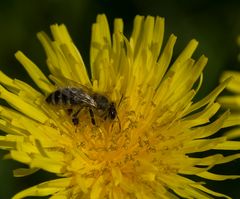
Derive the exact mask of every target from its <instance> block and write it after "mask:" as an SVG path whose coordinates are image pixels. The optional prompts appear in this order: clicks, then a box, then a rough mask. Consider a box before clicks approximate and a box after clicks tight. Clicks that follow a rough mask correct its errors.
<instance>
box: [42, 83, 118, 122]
mask: <svg viewBox="0 0 240 199" xmlns="http://www.w3.org/2000/svg"><path fill="white" fill-rule="evenodd" d="M45 101H46V102H47V103H48V104H50V105H60V106H63V107H65V108H66V109H67V110H68V112H69V113H71V114H72V115H71V116H72V122H73V124H74V125H77V124H78V123H79V119H78V116H79V113H80V112H81V110H82V109H86V108H87V109H88V110H89V114H90V117H91V122H92V124H93V125H96V121H95V118H94V114H97V115H98V116H100V117H101V118H103V119H104V120H106V119H110V120H114V119H115V118H116V117H117V110H116V107H115V104H114V102H112V101H110V100H109V99H108V98H107V97H106V96H104V95H102V94H99V93H96V92H93V91H92V90H91V89H89V88H88V87H86V86H83V85H76V83H75V85H74V86H69V87H62V88H58V89H56V90H55V91H53V92H52V93H50V94H49V95H48V96H47V97H46V99H45ZM73 108H75V109H77V110H76V111H75V112H73Z"/></svg>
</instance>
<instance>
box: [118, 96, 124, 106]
mask: <svg viewBox="0 0 240 199" xmlns="http://www.w3.org/2000/svg"><path fill="white" fill-rule="evenodd" d="M122 100H123V94H122V96H121V98H120V101H119V102H118V105H117V107H119V106H120V104H121V102H122Z"/></svg>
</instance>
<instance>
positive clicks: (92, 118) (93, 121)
mask: <svg viewBox="0 0 240 199" xmlns="http://www.w3.org/2000/svg"><path fill="white" fill-rule="evenodd" d="M89 113H90V117H91V122H92V124H93V125H96V121H95V119H94V113H93V110H92V109H89Z"/></svg>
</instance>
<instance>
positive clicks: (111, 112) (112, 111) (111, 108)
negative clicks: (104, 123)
mask: <svg viewBox="0 0 240 199" xmlns="http://www.w3.org/2000/svg"><path fill="white" fill-rule="evenodd" d="M108 115H109V117H110V118H111V119H112V120H114V119H115V118H116V116H117V110H116V108H115V105H114V103H113V102H112V103H111V104H110V106H109V109H108Z"/></svg>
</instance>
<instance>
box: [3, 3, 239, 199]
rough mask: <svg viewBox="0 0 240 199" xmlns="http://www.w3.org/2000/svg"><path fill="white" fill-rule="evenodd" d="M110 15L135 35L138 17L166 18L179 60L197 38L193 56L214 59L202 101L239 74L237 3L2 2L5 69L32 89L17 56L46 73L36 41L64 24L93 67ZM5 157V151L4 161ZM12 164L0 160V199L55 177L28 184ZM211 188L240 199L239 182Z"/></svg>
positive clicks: (234, 168)
mask: <svg viewBox="0 0 240 199" xmlns="http://www.w3.org/2000/svg"><path fill="white" fill-rule="evenodd" d="M99 13H106V15H107V17H108V20H109V23H110V25H111V24H112V22H113V19H114V18H116V17H121V18H123V19H124V22H125V33H126V34H127V35H129V34H130V33H131V30H132V29H131V28H132V21H133V18H134V16H135V15H137V14H141V15H153V16H156V15H159V16H162V17H165V19H166V20H165V21H166V25H165V27H166V33H165V41H166V39H167V38H168V37H169V35H170V34H171V33H174V34H175V35H176V36H177V37H178V40H177V44H176V47H175V52H174V57H176V56H177V54H178V53H179V52H181V50H182V49H183V48H184V47H185V45H186V44H187V43H188V41H189V40H190V39H192V38H196V39H197V40H198V41H199V42H200V45H199V47H198V49H197V51H196V53H195V54H194V57H195V58H197V57H199V56H200V55H201V54H205V55H206V56H207V57H208V58H209V62H208V65H207V68H206V69H205V72H204V73H205V76H204V83H203V86H202V88H201V90H200V94H199V97H202V96H204V95H206V94H207V93H208V92H209V91H210V90H212V89H213V88H214V87H215V86H216V85H217V83H218V78H219V76H220V74H221V72H222V71H223V70H225V69H234V70H240V64H239V63H238V62H237V55H238V53H239V52H240V48H239V47H238V46H237V44H236V39H237V36H238V34H240V1H238V0H235V1H231V0H219V1H210V0H208V1H207V0H201V1H199V0H195V1H194V0H189V1H183V0H165V1H162V0H147V1H146V0H129V1H124V0H122V1H114V0H111V1H110V0H69V1H66V0H51V1H50V0H49V1H46V0H42V1H32V0H8V1H7V0H5V1H3V0H2V1H0V67H1V69H0V70H2V71H4V72H6V73H7V74H8V75H10V76H11V77H15V78H19V79H23V80H25V81H27V82H29V83H30V84H31V83H32V81H31V80H30V79H29V77H28V76H27V75H26V73H25V71H24V70H23V69H22V67H21V66H20V64H19V63H18V62H17V61H16V60H15V58H14V53H15V52H16V51H17V50H21V51H23V52H24V53H25V54H26V55H27V56H28V57H29V58H31V59H32V60H33V61H34V62H35V63H36V64H38V66H39V67H40V68H41V69H42V70H43V71H47V70H46V64H45V54H44V51H43V49H42V47H41V45H40V43H39V42H38V40H37V38H36V33H37V32H39V31H40V30H44V31H46V32H48V33H49V25H50V24H53V23H64V24H66V25H67V27H68V30H69V32H70V34H71V36H72V38H73V40H74V42H75V44H76V45H77V47H78V48H79V50H80V52H81V54H82V56H83V58H84V60H85V63H86V65H89V64H88V63H89V54H88V52H89V44H90V35H91V24H92V23H93V22H94V21H95V18H96V15H97V14H99ZM3 154H4V152H3V151H1V154H0V155H3ZM21 166H22V165H20V164H19V163H16V162H13V161H11V160H0V198H1V199H8V198H10V197H11V196H12V195H13V194H14V193H16V192H18V191H20V190H22V189H24V188H26V187H29V186H32V185H34V184H37V183H39V182H41V181H44V180H46V179H51V178H52V177H54V176H51V175H48V174H46V173H45V172H38V173H37V174H34V175H32V176H29V177H25V178H14V177H13V176H12V170H13V169H16V168H18V167H21ZM224 169H225V170H223V167H219V168H218V167H216V168H215V171H218V172H219V173H221V172H222V173H223V172H225V173H226V172H228V173H229V174H234V173H238V174H240V163H239V161H238V160H237V161H234V162H233V163H231V164H228V165H226V166H224ZM208 187H210V188H212V189H214V190H216V191H220V192H222V193H225V194H228V195H230V196H232V197H233V198H234V199H237V198H240V189H239V187H240V183H239V182H237V181H225V182H218V183H215V182H209V184H208Z"/></svg>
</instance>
